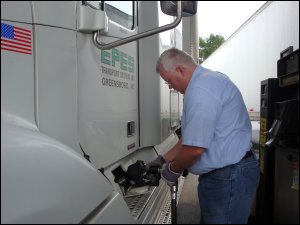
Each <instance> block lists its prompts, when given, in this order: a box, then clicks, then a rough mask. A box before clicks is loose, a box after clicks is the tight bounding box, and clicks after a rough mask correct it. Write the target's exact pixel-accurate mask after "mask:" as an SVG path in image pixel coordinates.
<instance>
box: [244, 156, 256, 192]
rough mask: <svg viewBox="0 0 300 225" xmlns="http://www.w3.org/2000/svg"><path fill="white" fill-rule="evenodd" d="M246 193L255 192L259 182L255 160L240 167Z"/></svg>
mask: <svg viewBox="0 0 300 225" xmlns="http://www.w3.org/2000/svg"><path fill="white" fill-rule="evenodd" d="M242 174H243V177H244V178H245V179H244V180H245V182H246V184H245V187H246V192H247V193H254V192H256V189H257V186H258V183H259V163H258V161H257V160H255V161H252V162H248V163H247V164H245V165H244V166H243V168H242Z"/></svg>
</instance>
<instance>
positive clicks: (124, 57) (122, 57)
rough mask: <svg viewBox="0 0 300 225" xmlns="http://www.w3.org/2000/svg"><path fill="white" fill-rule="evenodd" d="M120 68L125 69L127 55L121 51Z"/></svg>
mask: <svg viewBox="0 0 300 225" xmlns="http://www.w3.org/2000/svg"><path fill="white" fill-rule="evenodd" d="M121 70H125V71H127V55H126V54H125V53H123V52H121Z"/></svg>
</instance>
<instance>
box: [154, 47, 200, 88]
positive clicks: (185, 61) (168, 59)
mask: <svg viewBox="0 0 300 225" xmlns="http://www.w3.org/2000/svg"><path fill="white" fill-rule="evenodd" d="M196 67H197V64H196V63H195V61H194V60H193V58H192V57H191V56H190V55H188V54H186V53H185V52H183V51H180V50H178V49H176V48H171V49H168V50H166V51H164V52H163V53H162V54H161V55H160V57H159V59H158V61H157V63H156V71H157V72H158V73H159V74H160V75H161V77H162V78H163V79H164V80H165V81H166V82H167V83H168V85H169V88H170V89H171V88H173V89H175V90H176V91H179V92H180V93H182V94H183V93H184V92H185V90H186V88H187V86H188V84H189V81H190V79H191V78H192V75H193V73H194V71H195V69H196Z"/></svg>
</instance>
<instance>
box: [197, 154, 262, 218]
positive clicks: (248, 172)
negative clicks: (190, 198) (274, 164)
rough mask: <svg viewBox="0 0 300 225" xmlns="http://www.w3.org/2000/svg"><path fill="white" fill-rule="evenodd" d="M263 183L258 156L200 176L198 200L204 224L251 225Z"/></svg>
mask: <svg viewBox="0 0 300 225" xmlns="http://www.w3.org/2000/svg"><path fill="white" fill-rule="evenodd" d="M258 183H259V163H258V160H257V159H256V157H255V155H254V154H253V156H250V157H248V158H246V159H242V160H241V161H240V162H238V163H236V164H233V165H230V166H226V167H224V168H220V169H216V170H213V171H211V172H209V173H207V174H204V175H201V176H199V184H198V197H199V203H200V208H201V223H203V224H228V223H236V224H247V222H248V217H249V214H250V210H251V206H252V204H253V201H254V197H255V193H256V189H257V186H258Z"/></svg>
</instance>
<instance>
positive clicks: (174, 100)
mask: <svg viewBox="0 0 300 225" xmlns="http://www.w3.org/2000/svg"><path fill="white" fill-rule="evenodd" d="M170 98H171V100H170V111H171V112H170V113H171V128H172V129H174V128H176V127H177V126H179V123H180V122H179V95H178V92H176V91H172V90H171V91H170Z"/></svg>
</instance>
